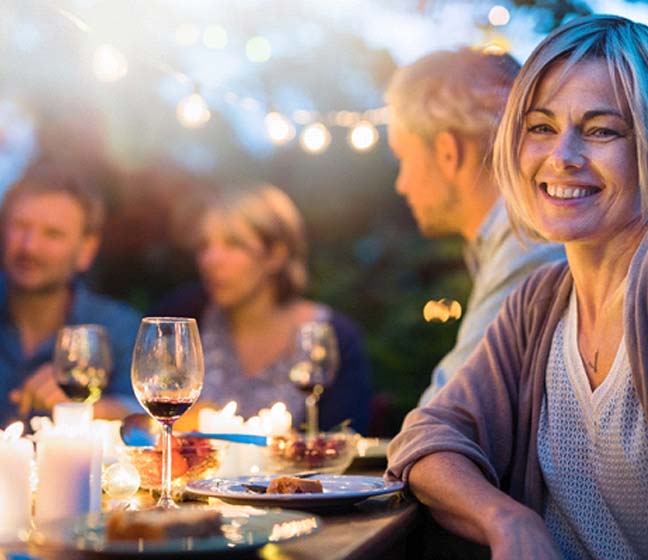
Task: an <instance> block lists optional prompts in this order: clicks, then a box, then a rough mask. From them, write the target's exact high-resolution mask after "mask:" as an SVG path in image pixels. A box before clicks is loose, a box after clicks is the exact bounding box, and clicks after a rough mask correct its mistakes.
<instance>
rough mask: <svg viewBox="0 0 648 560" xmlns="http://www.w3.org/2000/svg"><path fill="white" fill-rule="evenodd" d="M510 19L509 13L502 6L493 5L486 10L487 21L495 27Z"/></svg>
mask: <svg viewBox="0 0 648 560" xmlns="http://www.w3.org/2000/svg"><path fill="white" fill-rule="evenodd" d="M510 19H511V14H510V13H509V11H508V10H507V9H506V8H505V7H504V6H493V7H492V8H491V9H490V11H489V12H488V21H489V22H490V24H491V25H494V26H496V27H498V26H502V25H506V24H507V23H508V22H509V21H510Z"/></svg>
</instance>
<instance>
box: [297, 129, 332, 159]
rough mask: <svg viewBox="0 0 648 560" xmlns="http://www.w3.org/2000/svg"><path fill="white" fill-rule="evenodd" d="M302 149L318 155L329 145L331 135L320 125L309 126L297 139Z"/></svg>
mask: <svg viewBox="0 0 648 560" xmlns="http://www.w3.org/2000/svg"><path fill="white" fill-rule="evenodd" d="M299 143H300V144H301V146H302V148H304V150H306V151H307V152H310V153H312V154H320V153H322V152H323V151H325V150H326V148H328V146H329V144H330V143H331V133H330V132H329V131H328V128H326V127H325V126H324V125H323V124H322V123H320V122H317V123H313V124H309V125H308V126H307V127H306V128H304V130H302V133H301V135H300V137H299Z"/></svg>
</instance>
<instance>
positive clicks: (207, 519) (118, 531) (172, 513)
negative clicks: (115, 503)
mask: <svg viewBox="0 0 648 560" xmlns="http://www.w3.org/2000/svg"><path fill="white" fill-rule="evenodd" d="M221 521H222V515H221V513H220V511H217V510H213V509H197V508H180V509H173V510H162V509H149V510H144V511H126V510H117V511H113V512H111V513H110V514H109V515H108V518H107V520H106V538H107V539H108V540H109V541H129V540H137V539H146V540H164V539H179V538H185V537H198V538H199V537H215V536H219V535H222V534H223V532H222V529H221Z"/></svg>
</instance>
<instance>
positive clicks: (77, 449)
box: [35, 428, 102, 522]
mask: <svg viewBox="0 0 648 560" xmlns="http://www.w3.org/2000/svg"><path fill="white" fill-rule="evenodd" d="M101 452H102V446H101V442H97V441H95V439H94V438H93V437H92V435H91V433H90V432H89V431H85V432H80V433H74V432H73V431H71V430H69V429H67V430H61V429H60V428H58V429H57V428H54V429H53V430H49V431H45V432H43V433H39V434H38V442H37V444H36V470H37V476H38V486H37V489H36V507H35V516H36V522H42V521H49V520H51V519H58V518H61V517H66V516H69V515H74V514H79V513H87V512H90V511H99V510H100V508H101Z"/></svg>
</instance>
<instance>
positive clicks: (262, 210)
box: [199, 183, 308, 302]
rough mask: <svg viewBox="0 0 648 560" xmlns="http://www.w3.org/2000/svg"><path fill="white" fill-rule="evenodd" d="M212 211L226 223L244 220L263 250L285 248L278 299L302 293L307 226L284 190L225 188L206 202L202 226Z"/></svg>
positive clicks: (278, 276) (277, 279) (265, 186)
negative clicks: (277, 247)
mask: <svg viewBox="0 0 648 560" xmlns="http://www.w3.org/2000/svg"><path fill="white" fill-rule="evenodd" d="M214 212H215V213H217V214H218V215H219V216H220V217H222V218H223V223H225V224H227V222H228V221H230V220H232V221H233V220H241V221H243V222H244V223H245V225H246V226H247V227H248V228H249V229H250V230H251V231H252V232H253V233H254V235H255V236H256V237H257V238H258V239H259V240H260V242H261V244H262V246H263V249H264V250H265V251H271V250H272V249H273V247H275V246H277V245H281V246H283V247H284V248H285V251H286V258H285V263H284V266H283V267H282V268H281V269H279V270H278V271H277V274H276V277H275V282H276V284H275V285H276V290H277V299H278V301H279V302H284V301H288V300H290V299H292V298H294V297H297V296H300V295H301V294H303V293H304V290H305V289H306V286H307V283H308V272H307V267H306V259H307V249H308V247H307V242H306V229H305V226H304V221H303V219H302V216H301V214H300V212H299V210H298V209H297V206H295V203H294V202H293V201H292V200H291V198H290V197H289V196H288V195H287V194H286V193H285V192H284V191H282V190H281V189H279V188H277V187H275V186H274V185H271V184H266V183H264V184H255V185H250V186H236V187H228V188H226V189H224V190H223V191H222V192H221V193H220V194H218V195H216V196H215V197H212V198H211V199H210V200H209V201H207V203H206V204H205V206H204V208H203V214H202V219H201V220H199V223H200V225H201V227H203V226H204V223H205V219H206V217H207V216H208V215H209V214H210V213H214Z"/></svg>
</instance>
